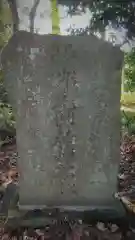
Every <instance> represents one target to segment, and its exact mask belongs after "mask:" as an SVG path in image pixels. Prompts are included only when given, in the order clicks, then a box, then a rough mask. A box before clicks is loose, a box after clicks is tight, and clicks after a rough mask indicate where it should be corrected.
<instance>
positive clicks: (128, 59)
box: [124, 48, 135, 92]
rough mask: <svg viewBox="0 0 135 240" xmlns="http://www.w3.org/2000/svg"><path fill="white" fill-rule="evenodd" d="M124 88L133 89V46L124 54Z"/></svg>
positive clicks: (134, 51) (126, 89) (134, 80)
mask: <svg viewBox="0 0 135 240" xmlns="http://www.w3.org/2000/svg"><path fill="white" fill-rule="evenodd" d="M124 89H125V91H127V92H128V91H130V92H134V91H135V48H133V50H132V52H130V53H128V54H126V55H125V68H124Z"/></svg>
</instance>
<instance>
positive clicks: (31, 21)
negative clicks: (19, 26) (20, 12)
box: [29, 0, 40, 33]
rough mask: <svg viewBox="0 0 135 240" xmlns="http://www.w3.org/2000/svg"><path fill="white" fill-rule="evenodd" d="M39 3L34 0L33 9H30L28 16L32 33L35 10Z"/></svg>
mask: <svg viewBox="0 0 135 240" xmlns="http://www.w3.org/2000/svg"><path fill="white" fill-rule="evenodd" d="M39 3H40V0H35V2H34V5H33V7H32V8H31V11H30V14H29V19H30V32H31V33H33V32H34V20H35V15H36V10H37V7H38V5H39Z"/></svg>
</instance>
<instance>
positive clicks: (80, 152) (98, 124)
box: [1, 31, 123, 208]
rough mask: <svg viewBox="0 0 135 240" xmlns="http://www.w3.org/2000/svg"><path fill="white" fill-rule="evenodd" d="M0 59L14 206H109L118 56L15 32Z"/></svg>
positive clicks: (80, 40) (81, 40)
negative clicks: (9, 122) (10, 130)
mask: <svg viewBox="0 0 135 240" xmlns="http://www.w3.org/2000/svg"><path fill="white" fill-rule="evenodd" d="M1 59H2V66H3V69H4V75H5V85H6V88H7V91H8V93H9V98H10V101H11V103H12V105H13V108H14V109H15V112H16V120H17V147H18V154H19V158H18V165H19V168H20V171H21V177H20V181H19V186H20V206H21V207H24V206H25V207H31V208H35V207H37V206H38V207H44V206H67V207H71V206H72V207H77V206H85V207H89V206H103V207H104V206H109V205H113V204H115V203H114V202H115V201H114V198H113V194H114V193H115V192H116V191H117V172H118V166H119V160H120V152H119V145H120V74H121V68H122V61H123V54H122V53H121V51H120V50H119V49H118V48H116V47H113V46H111V44H109V43H105V42H103V41H102V40H99V39H97V38H96V37H94V36H54V35H53V36H52V35H44V36H39V35H36V34H31V33H27V32H23V31H20V32H18V33H16V34H15V35H14V36H13V37H12V38H11V40H10V41H9V43H8V45H7V46H6V47H5V49H4V50H3V52H2V57H1Z"/></svg>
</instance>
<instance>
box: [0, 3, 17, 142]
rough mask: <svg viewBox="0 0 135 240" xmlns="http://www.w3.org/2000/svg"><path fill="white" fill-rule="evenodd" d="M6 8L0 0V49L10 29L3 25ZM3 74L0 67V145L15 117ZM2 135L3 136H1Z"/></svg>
mask: <svg viewBox="0 0 135 240" xmlns="http://www.w3.org/2000/svg"><path fill="white" fill-rule="evenodd" d="M6 14H8V8H6V6H5V5H3V1H0V50H1V49H2V48H3V46H4V45H5V43H6V42H7V41H8V39H9V37H10V34H11V31H9V29H8V28H7V26H6V27H5V23H7V17H6V16H7V15H6ZM3 81H4V76H3V72H2V69H0V145H1V140H2V141H3V140H5V138H6V135H13V134H12V133H15V119H14V116H13V113H12V108H11V106H10V105H9V104H8V97H7V92H6V90H5V88H4V84H3ZM2 135H3V136H2Z"/></svg>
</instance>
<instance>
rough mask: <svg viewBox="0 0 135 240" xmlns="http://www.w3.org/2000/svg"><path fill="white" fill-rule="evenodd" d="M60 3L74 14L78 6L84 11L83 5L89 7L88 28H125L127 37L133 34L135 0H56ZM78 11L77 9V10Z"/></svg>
mask: <svg viewBox="0 0 135 240" xmlns="http://www.w3.org/2000/svg"><path fill="white" fill-rule="evenodd" d="M58 2H59V3H60V4H63V5H67V6H68V7H69V13H70V14H71V15H74V14H75V12H76V10H77V8H78V6H79V5H80V6H81V8H80V11H82V12H84V11H85V7H86V6H87V7H89V9H90V11H91V13H92V19H91V21H90V26H89V29H91V30H92V31H94V32H95V31H98V32H102V31H104V30H105V28H106V26H108V25H111V26H113V27H114V28H121V27H122V28H125V29H126V30H127V37H128V38H130V39H131V38H132V37H134V36H135V17H134V13H135V0H126V1H118V0H113V1H110V0H58ZM77 11H78V10H77Z"/></svg>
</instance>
